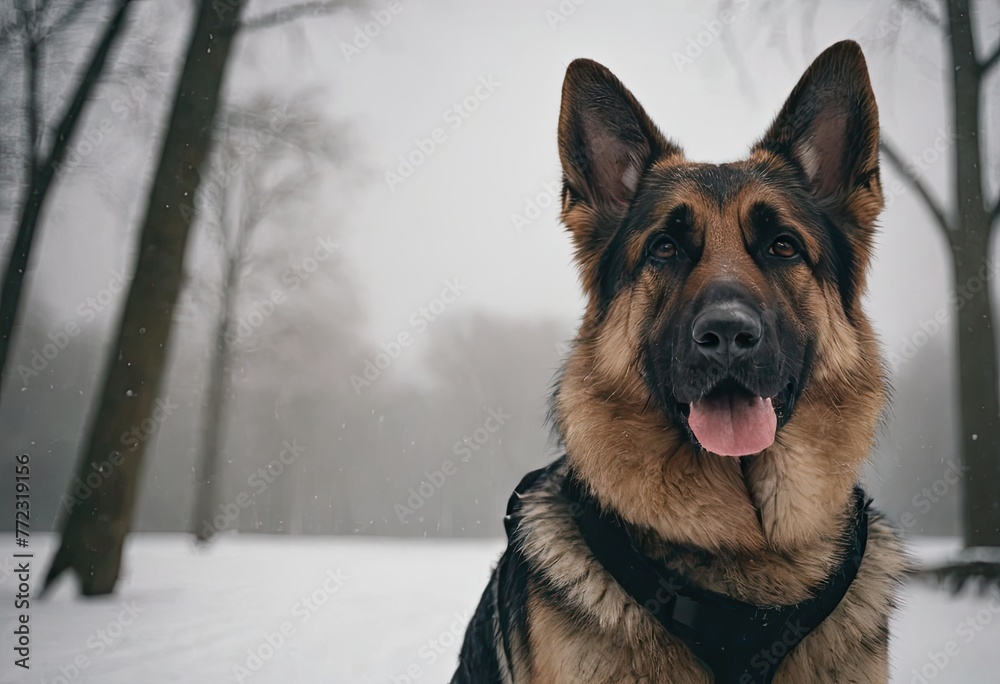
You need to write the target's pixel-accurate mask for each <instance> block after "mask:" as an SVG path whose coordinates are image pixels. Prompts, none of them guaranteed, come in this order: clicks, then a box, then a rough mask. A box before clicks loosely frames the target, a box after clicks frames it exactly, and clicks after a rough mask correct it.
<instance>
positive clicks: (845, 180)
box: [756, 40, 883, 228]
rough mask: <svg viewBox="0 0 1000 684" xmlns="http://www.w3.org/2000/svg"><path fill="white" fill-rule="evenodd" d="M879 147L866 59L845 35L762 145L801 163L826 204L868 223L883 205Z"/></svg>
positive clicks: (801, 85) (819, 61) (810, 73)
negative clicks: (843, 39)
mask: <svg viewBox="0 0 1000 684" xmlns="http://www.w3.org/2000/svg"><path fill="white" fill-rule="evenodd" d="M878 144H879V131H878V106H877V105H876V104H875V95H874V93H873V92H872V86H871V81H870V80H869V79H868V67H867V65H866V64H865V56H864V54H863V53H862V52H861V46H859V45H858V44H857V43H855V42H854V41H851V40H845V41H842V42H840V43H836V44H835V45H833V46H831V47H829V48H827V49H826V50H825V51H824V52H823V53H822V54H821V55H820V56H819V57H817V58H816V60H815V61H814V62H813V63H812V65H810V67H809V68H808V69H807V70H806V72H805V74H803V75H802V78H801V79H800V80H799V82H798V84H797V85H796V86H795V89H794V90H792V94H791V95H790V96H789V97H788V101H787V102H785V106H784V107H782V109H781V112H780V113H779V114H778V116H777V118H776V119H775V121H774V123H773V124H772V125H771V128H770V130H769V131H768V132H767V133H766V134H765V135H764V137H763V139H762V140H761V141H760V142H759V143H757V146H756V147H757V149H764V150H768V151H770V152H774V153H776V154H780V155H783V156H785V157H786V158H788V159H790V160H792V161H793V162H794V163H795V164H797V165H798V166H799V168H801V170H802V172H803V174H804V175H805V177H806V178H807V179H808V182H809V185H810V189H811V191H812V193H813V195H814V196H815V197H816V198H817V199H818V200H819V202H820V204H821V206H823V207H824V209H827V210H828V211H832V212H834V213H835V214H837V215H839V216H841V217H843V218H845V219H849V220H850V219H853V221H854V222H855V223H856V224H857V225H858V226H860V227H862V228H869V227H870V226H871V224H872V222H873V221H874V220H875V218H876V217H877V216H878V213H879V212H880V211H881V210H882V205H883V200H882V186H881V181H880V179H879V166H878Z"/></svg>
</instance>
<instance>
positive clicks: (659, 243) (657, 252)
mask: <svg viewBox="0 0 1000 684" xmlns="http://www.w3.org/2000/svg"><path fill="white" fill-rule="evenodd" d="M649 255H650V256H651V257H653V258H654V259H661V260H666V259H673V258H674V257H675V256H677V245H676V244H675V243H674V241H673V240H671V239H670V238H668V237H667V236H666V235H661V236H659V237H658V238H656V239H655V240H653V242H651V243H650V245H649Z"/></svg>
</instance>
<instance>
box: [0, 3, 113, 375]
mask: <svg viewBox="0 0 1000 684" xmlns="http://www.w3.org/2000/svg"><path fill="white" fill-rule="evenodd" d="M131 2H132V0H118V5H117V7H116V9H115V11H114V13H113V15H112V17H111V19H110V20H109V22H108V24H107V26H106V28H105V31H104V35H103V36H101V38H100V40H99V41H98V44H97V47H96V48H95V49H94V54H93V56H92V57H91V60H90V63H89V64H88V66H87V67H86V69H85V70H84V73H83V74H82V75H81V76H80V80H79V82H78V83H77V87H76V91H75V92H74V93H73V96H72V99H71V100H70V103H69V105H68V106H67V107H66V111H65V112H64V113H63V115H62V118H61V119H60V120H59V125H58V126H57V128H56V130H55V132H54V135H53V137H52V144H51V146H50V148H49V152H48V154H47V155H45V156H44V158H42V159H41V160H40V162H39V163H37V164H36V167H37V168H36V172H35V174H34V176H33V177H32V178H29V179H28V188H27V191H26V194H25V197H24V205H23V206H22V208H21V216H20V220H19V221H18V226H17V233H16V237H15V239H14V245H13V246H12V248H11V250H10V255H9V256H8V258H7V264H6V268H5V270H4V273H3V289H2V296H0V385H2V384H3V380H4V377H5V376H4V367H5V366H6V362H7V355H8V352H9V351H10V340H11V335H12V334H13V330H14V324H15V323H16V321H17V313H18V308H19V306H20V302H21V287H22V284H23V281H24V273H25V271H26V270H27V268H28V261H29V258H30V256H31V246H32V244H33V243H34V239H35V228H36V227H37V226H38V221H39V219H40V217H41V213H42V205H43V204H44V202H45V197H46V196H47V194H48V191H49V188H50V187H52V182H53V181H54V180H55V178H56V174H57V173H58V172H59V166H60V165H61V164H62V160H63V158H64V157H65V155H66V151H67V150H68V149H69V144H70V141H71V140H72V139H73V133H74V131H75V130H76V129H77V126H78V124H79V123H80V120H81V118H82V117H81V113H82V112H83V107H84V105H85V104H86V103H87V100H88V99H89V98H90V95H91V93H92V92H93V90H94V88H95V87H96V86H97V82H98V81H99V80H100V78H101V74H102V73H103V72H104V65H105V63H106V62H107V58H108V53H109V52H110V51H111V46H112V45H113V44H114V42H115V38H116V37H117V36H118V34H119V33H120V29H121V27H122V25H123V23H124V21H125V15H126V10H127V9H128V6H129V4H131ZM31 143H32V145H34V141H31Z"/></svg>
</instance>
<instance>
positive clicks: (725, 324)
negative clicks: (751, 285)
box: [691, 301, 762, 366]
mask: <svg viewBox="0 0 1000 684" xmlns="http://www.w3.org/2000/svg"><path fill="white" fill-rule="evenodd" d="M761 327H762V323H761V320H760V316H759V315H757V312H755V311H754V310H753V309H752V308H750V307H749V306H747V305H746V304H743V303H741V302H738V301H727V302H719V303H717V304H711V305H709V306H707V307H705V309H704V310H702V312H701V313H699V314H698V316H697V317H695V319H694V325H692V326H691V335H692V337H694V341H695V343H696V344H697V345H698V350H699V351H700V352H701V353H702V354H704V355H705V356H707V357H708V358H710V359H713V360H715V361H718V362H719V363H721V364H722V365H724V366H728V365H729V364H730V363H731V362H733V361H736V360H737V359H739V358H741V357H744V356H746V355H747V354H749V353H750V352H752V351H753V350H754V348H755V347H756V346H757V343H758V342H760V337H761Z"/></svg>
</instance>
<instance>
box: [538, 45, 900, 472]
mask: <svg viewBox="0 0 1000 684" xmlns="http://www.w3.org/2000/svg"><path fill="white" fill-rule="evenodd" d="M878 144H879V127H878V110H877V107H876V104H875V99H874V95H873V93H872V89H871V85H870V82H869V79H868V73H867V67H866V64H865V60H864V56H863V55H862V53H861V50H860V48H859V47H858V45H857V44H856V43H853V42H842V43H838V44H836V45H834V46H833V47H831V48H829V49H828V50H826V51H825V52H824V53H823V54H821V55H820V56H819V57H818V58H817V59H816V61H815V62H814V63H813V64H812V65H811V66H810V67H809V69H808V70H807V71H806V72H805V74H804V75H803V76H802V79H801V80H800V82H799V83H798V85H797V86H796V87H795V88H794V90H793V91H792V93H791V96H790V97H789V98H788V101H787V102H786V103H785V105H784V107H783V108H782V110H781V111H780V113H779V114H778V115H777V118H776V119H775V121H774V123H773V124H772V126H771V128H770V129H769V130H768V131H767V132H766V133H765V134H764V136H763V137H762V138H761V140H760V141H759V142H757V143H756V144H755V145H754V146H753V148H752V150H751V152H750V154H749V156H748V157H747V158H746V159H743V160H741V161H737V162H733V163H727V164H701V163H695V162H691V161H688V160H687V159H686V158H685V157H684V154H683V152H682V151H681V149H680V148H679V147H678V146H677V145H676V144H674V143H672V142H671V141H669V140H668V139H667V138H666V137H664V135H662V134H661V133H660V131H659V130H658V129H657V127H656V126H655V125H654V124H653V122H652V121H651V120H650V118H649V117H648V116H647V115H646V113H645V111H644V110H643V109H642V107H641V106H640V105H639V103H638V102H637V100H636V99H635V98H634V97H633V96H632V94H631V93H630V92H629V91H628V90H627V89H626V88H625V87H624V86H623V85H622V84H621V83H620V82H619V81H618V79H617V78H615V76H614V75H612V74H611V72H610V71H608V70H607V69H606V68H604V67H603V66H601V65H599V64H596V63H594V62H591V61H587V60H577V61H575V62H573V63H572V64H570V66H569V69H568V71H567V73H566V80H565V83H564V86H563V100H562V111H561V113H560V118H559V152H560V156H561V159H562V165H563V175H564V191H563V220H564V222H565V224H566V226H567V227H568V228H569V230H570V232H571V234H572V237H573V240H574V243H575V247H576V257H577V262H578V265H579V269H580V272H581V278H582V281H583V286H584V290H585V292H586V295H587V299H588V305H587V312H586V315H585V318H584V321H583V324H582V325H581V329H580V334H579V337H578V340H577V345H576V348H575V352H574V354H573V355H572V356H571V358H570V359H569V361H568V363H567V368H566V369H565V371H564V375H563V379H562V381H561V386H560V388H559V390H558V391H557V395H556V404H555V413H556V418H557V423H558V427H559V429H560V431H561V432H562V435H563V438H564V439H566V438H567V434H568V433H572V432H573V430H574V429H575V428H576V429H577V432H578V433H581V434H582V433H584V432H589V433H591V436H593V430H592V428H593V425H594V422H595V420H598V419H596V418H595V417H594V415H593V414H592V415H591V416H590V417H589V418H584V419H583V420H584V421H585V422H586V421H589V423H588V424H587V425H581V424H580V420H576V425H574V420H575V415H576V416H579V414H580V413H581V412H583V413H585V412H586V410H585V409H584V408H583V404H582V403H581V402H584V403H585V402H586V401H591V402H604V403H605V404H606V405H614V404H620V405H621V406H622V408H620V409H619V410H618V412H617V418H615V417H609V418H608V420H609V421H614V420H616V419H623V420H630V418H629V417H628V416H630V412H633V413H634V409H635V407H636V406H638V407H640V409H641V412H642V413H644V414H646V415H648V414H649V413H650V412H655V413H657V414H658V415H659V416H660V417H661V418H662V421H655V420H654V421H652V422H649V421H647V423H646V424H647V425H648V426H650V427H651V429H655V430H658V431H660V432H661V433H662V434H663V439H665V440H667V441H669V440H670V439H673V440H674V442H675V443H677V444H682V443H683V444H688V445H689V446H690V448H691V449H692V450H693V452H694V453H696V454H703V453H704V452H709V454H707V455H711V454H717V455H722V456H747V455H753V454H759V453H761V452H767V451H768V449H769V448H771V447H772V445H773V444H774V443H775V441H776V440H777V441H778V442H782V441H784V443H785V446H786V447H789V446H794V443H795V442H808V441H809V439H811V438H812V437H810V434H809V433H812V434H813V435H814V436H816V435H818V434H820V433H823V434H826V435H827V436H828V434H829V429H828V428H830V427H831V422H833V421H838V420H840V421H843V416H838V415H837V413H838V411H842V410H845V409H847V408H850V406H851V405H852V404H851V402H852V401H854V400H862V401H863V403H864V405H863V407H862V408H859V409H858V411H859V412H860V413H863V414H864V415H863V416H859V417H857V418H856V419H853V420H854V423H855V424H854V426H853V427H852V430H853V432H851V433H850V434H847V435H841V437H842V439H840V440H839V442H842V443H843V445H846V446H849V447H850V449H849V451H850V455H849V456H848V457H849V458H850V459H852V462H860V460H861V459H863V458H864V456H865V455H866V453H867V450H868V448H869V447H870V445H871V440H872V438H873V433H874V428H875V424H876V423H877V414H878V413H879V411H880V410H881V406H882V403H883V398H882V397H883V394H884V389H883V387H882V385H883V383H882V370H881V363H880V361H879V359H878V350H877V344H876V342H875V339H874V336H873V334H872V332H871V328H870V325H869V323H868V321H867V319H866V318H865V315H864V313H863V311H862V308H861V296H862V294H863V291H864V288H865V273H866V269H867V267H868V263H869V256H870V251H871V247H872V242H873V232H874V223H875V220H876V217H877V215H878V214H879V212H880V211H881V209H882V206H883V198H882V190H881V183H880V179H879V166H878ZM581 396H583V397H584V399H581ZM624 403H628V404H629V405H630V407H631V408H630V409H625V408H623V407H624ZM611 413H612V414H613V413H614V411H612V412H611ZM574 414H575V415H574ZM608 415H611V414H608ZM821 424H822V425H824V426H825V427H823V429H820V425H821ZM621 425H623V423H619V424H618V426H614V425H613V423H611V422H609V423H608V426H610V428H611V429H619V427H620V426H621ZM629 427H631V428H632V429H633V430H638V429H640V428H639V427H638V426H637V425H636V423H635V421H634V420H633V422H632V424H631V425H630V426H629ZM835 441H837V440H835ZM839 442H838V443H839ZM830 446H831V447H833V446H836V444H831V445H830ZM702 450H704V452H703V451H702ZM856 452H863V453H856Z"/></svg>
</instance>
